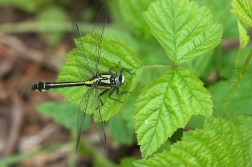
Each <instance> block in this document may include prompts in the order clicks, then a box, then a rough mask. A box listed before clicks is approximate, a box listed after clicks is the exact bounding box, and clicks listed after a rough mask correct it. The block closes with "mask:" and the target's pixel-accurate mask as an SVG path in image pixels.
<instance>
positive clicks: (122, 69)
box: [120, 68, 136, 75]
mask: <svg viewBox="0 0 252 167" xmlns="http://www.w3.org/2000/svg"><path fill="white" fill-rule="evenodd" d="M124 70H125V71H127V72H128V73H129V74H130V75H132V74H136V73H134V72H130V71H129V70H127V69H126V68H121V70H120V72H121V73H122V72H123V71H124Z"/></svg>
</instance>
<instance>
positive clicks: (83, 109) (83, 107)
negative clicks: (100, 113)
mask: <svg viewBox="0 0 252 167" xmlns="http://www.w3.org/2000/svg"><path fill="white" fill-rule="evenodd" d="M92 91H93V89H91V88H90V89H88V91H87V92H86V93H85V94H84V95H83V97H82V100H81V102H80V105H79V110H78V116H77V142H76V150H77V149H78V145H79V142H80V137H81V133H82V130H83V125H84V121H85V117H86V113H87V108H88V102H89V100H90V98H91V95H92Z"/></svg>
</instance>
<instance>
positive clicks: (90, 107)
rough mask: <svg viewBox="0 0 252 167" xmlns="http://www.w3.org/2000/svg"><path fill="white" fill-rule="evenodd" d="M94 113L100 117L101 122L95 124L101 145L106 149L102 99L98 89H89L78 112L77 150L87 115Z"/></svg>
mask: <svg viewBox="0 0 252 167" xmlns="http://www.w3.org/2000/svg"><path fill="white" fill-rule="evenodd" d="M94 112H98V113H97V114H98V115H99V120H98V121H99V122H97V121H96V122H95V121H94V123H95V128H96V131H97V133H98V136H99V138H100V140H101V143H102V145H103V146H104V147H106V135H105V130H104V124H103V121H102V116H101V113H100V99H99V96H98V89H96V88H89V89H88V91H87V92H86V93H85V94H84V96H83V98H82V100H81V102H80V105H79V110H78V117H77V142H76V150H77V148H78V145H79V142H80V137H81V133H82V130H83V125H84V121H85V117H86V114H91V113H94Z"/></svg>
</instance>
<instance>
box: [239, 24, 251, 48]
mask: <svg viewBox="0 0 252 167" xmlns="http://www.w3.org/2000/svg"><path fill="white" fill-rule="evenodd" d="M238 29H239V41H240V47H241V49H244V48H245V47H246V46H247V44H248V42H249V36H248V35H247V30H246V29H245V28H243V26H242V25H241V23H240V22H239V21H238Z"/></svg>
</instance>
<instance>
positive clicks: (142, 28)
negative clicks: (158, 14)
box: [119, 0, 153, 36]
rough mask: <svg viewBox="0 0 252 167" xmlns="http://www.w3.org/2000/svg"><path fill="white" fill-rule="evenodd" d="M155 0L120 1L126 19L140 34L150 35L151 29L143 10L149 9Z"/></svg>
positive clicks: (133, 29)
mask: <svg viewBox="0 0 252 167" xmlns="http://www.w3.org/2000/svg"><path fill="white" fill-rule="evenodd" d="M151 2H153V0H138V1H135V0H127V1H119V4H120V8H121V12H122V14H123V17H124V20H125V22H126V23H127V25H128V26H129V28H130V29H131V30H132V32H133V33H135V34H136V35H138V36H150V29H149V27H148V26H147V24H146V23H145V21H144V19H143V12H144V11H146V10H147V8H148V6H149V5H150V3H151Z"/></svg>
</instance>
